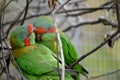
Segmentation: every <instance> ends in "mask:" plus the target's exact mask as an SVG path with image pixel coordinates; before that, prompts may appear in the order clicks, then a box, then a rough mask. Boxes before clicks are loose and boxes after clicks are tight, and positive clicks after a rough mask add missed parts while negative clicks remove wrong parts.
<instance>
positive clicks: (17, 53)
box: [12, 45, 36, 58]
mask: <svg viewBox="0 0 120 80" xmlns="http://www.w3.org/2000/svg"><path fill="white" fill-rule="evenodd" d="M35 47H36V46H35V45H31V46H25V47H22V48H16V49H14V50H12V54H13V56H14V57H15V58H18V57H20V56H21V55H23V54H26V53H28V52H29V51H30V50H33V49H34V48H35Z"/></svg>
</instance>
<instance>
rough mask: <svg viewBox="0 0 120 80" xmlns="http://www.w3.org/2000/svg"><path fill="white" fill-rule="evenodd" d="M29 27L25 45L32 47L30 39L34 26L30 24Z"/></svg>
mask: <svg viewBox="0 0 120 80" xmlns="http://www.w3.org/2000/svg"><path fill="white" fill-rule="evenodd" d="M27 27H28V35H27V37H26V38H25V39H24V44H25V46H30V38H29V36H30V35H31V34H32V32H33V29H34V28H33V26H32V25H31V24H28V25H27Z"/></svg>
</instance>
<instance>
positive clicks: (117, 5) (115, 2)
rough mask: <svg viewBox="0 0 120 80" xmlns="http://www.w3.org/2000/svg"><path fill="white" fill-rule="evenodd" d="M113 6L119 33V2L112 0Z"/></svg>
mask: <svg viewBox="0 0 120 80" xmlns="http://www.w3.org/2000/svg"><path fill="white" fill-rule="evenodd" d="M114 4H115V7H116V16H117V22H118V31H119V32H120V10H119V0H114Z"/></svg>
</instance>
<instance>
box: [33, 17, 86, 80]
mask: <svg viewBox="0 0 120 80" xmlns="http://www.w3.org/2000/svg"><path fill="white" fill-rule="evenodd" d="M46 19H47V20H46ZM41 22H42V23H44V24H41ZM53 23H54V22H53V20H52V19H51V18H49V17H47V16H41V17H39V18H37V19H36V20H35V21H34V23H33V26H34V27H36V28H46V30H48V29H49V28H52V27H54V26H53ZM45 24H46V25H47V24H50V25H49V26H48V25H47V26H46V25H45ZM51 25H52V26H51ZM41 26H42V27H41ZM60 38H61V41H62V45H63V53H64V58H65V63H66V65H68V66H70V65H71V64H72V63H74V62H75V61H76V60H77V59H78V54H77V51H76V49H75V47H74V46H73V44H72V43H71V41H70V39H69V38H68V36H67V35H66V34H64V33H63V32H61V31H60ZM54 42H56V36H55V33H49V32H48V33H45V34H44V35H42V37H41V40H40V41H39V42H38V43H40V44H43V45H45V46H46V47H48V48H49V49H50V50H52V51H53V52H54V53H56V47H55V46H54V45H53V44H54ZM73 68H74V69H76V70H78V71H79V73H81V74H83V75H85V76H86V75H87V74H88V72H87V71H86V70H85V69H84V68H83V67H82V66H81V65H80V64H76V65H75V66H74V67H73ZM72 77H74V79H76V78H77V80H80V78H79V74H78V75H74V76H72ZM75 77H76V78H75Z"/></svg>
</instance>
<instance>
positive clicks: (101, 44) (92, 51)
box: [69, 31, 119, 68]
mask: <svg viewBox="0 0 120 80" xmlns="http://www.w3.org/2000/svg"><path fill="white" fill-rule="evenodd" d="M118 34H119V32H118V31H116V32H115V33H114V34H112V35H111V36H110V37H109V38H108V39H106V40H105V41H103V42H101V43H100V44H99V45H98V46H97V47H95V48H94V49H92V50H91V51H89V52H88V53H86V54H84V55H83V56H81V57H80V58H79V59H78V60H76V61H75V62H74V63H73V64H71V65H70V66H69V67H70V68H72V67H73V66H75V65H76V64H78V63H79V62H80V61H82V60H83V59H84V58H86V57H87V56H89V55H91V54H93V53H94V52H95V51H97V50H98V49H100V48H101V47H103V46H104V45H105V44H106V43H107V42H108V41H109V40H110V39H113V38H114V37H115V36H116V35H118Z"/></svg>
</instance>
